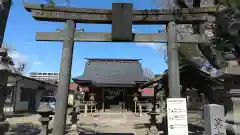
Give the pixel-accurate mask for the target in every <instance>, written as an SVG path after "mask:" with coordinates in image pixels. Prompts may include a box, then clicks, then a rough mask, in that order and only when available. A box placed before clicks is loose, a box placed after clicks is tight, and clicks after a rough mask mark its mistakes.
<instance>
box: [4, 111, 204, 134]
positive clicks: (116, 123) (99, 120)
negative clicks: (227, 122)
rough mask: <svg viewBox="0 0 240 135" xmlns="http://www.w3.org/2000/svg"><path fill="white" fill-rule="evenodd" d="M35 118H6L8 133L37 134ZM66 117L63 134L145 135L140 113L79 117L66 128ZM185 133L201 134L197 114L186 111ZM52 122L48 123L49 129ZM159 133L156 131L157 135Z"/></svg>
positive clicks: (144, 120)
mask: <svg viewBox="0 0 240 135" xmlns="http://www.w3.org/2000/svg"><path fill="white" fill-rule="evenodd" d="M162 116H164V113H162V114H161V115H159V116H158V118H157V119H158V120H159V121H158V123H161V120H162ZM39 117H40V116H39V115H37V114H34V115H30V116H26V117H13V118H8V119H7V121H9V123H10V125H11V129H10V132H9V134H10V133H11V135H37V134H38V133H39V132H40V122H39V121H38V119H39ZM70 119H71V118H70V116H68V117H67V122H66V123H67V126H66V134H67V135H108V134H111V135H115V134H116V135H118V134H121V135H125V134H126V135H146V134H147V133H148V131H149V130H148V123H149V116H148V115H147V114H143V116H142V117H137V116H135V115H134V114H133V113H130V112H127V113H125V114H120V113H119V114H116V113H115V114H114V113H94V114H93V116H90V114H88V116H83V114H80V115H79V117H78V119H79V122H78V123H77V125H76V126H74V125H72V126H71V125H70ZM188 119H189V134H190V135H202V134H203V131H202V130H203V129H202V128H201V126H202V125H203V123H202V118H201V114H200V113H199V112H190V113H189V114H188ZM51 127H52V122H51V123H50V129H51ZM161 133H163V132H162V131H159V132H158V134H161Z"/></svg>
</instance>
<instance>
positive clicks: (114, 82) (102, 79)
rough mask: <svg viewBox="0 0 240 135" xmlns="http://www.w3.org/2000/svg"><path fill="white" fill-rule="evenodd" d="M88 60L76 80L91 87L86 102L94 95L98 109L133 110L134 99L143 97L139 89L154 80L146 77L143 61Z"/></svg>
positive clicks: (82, 85)
mask: <svg viewBox="0 0 240 135" xmlns="http://www.w3.org/2000/svg"><path fill="white" fill-rule="evenodd" d="M86 59H87V62H86V63H85V69H84V73H83V75H82V76H79V77H75V78H73V81H74V82H75V83H76V84H78V85H79V86H80V87H82V88H85V89H86V88H88V92H86V94H85V101H89V100H91V99H90V97H91V96H90V95H94V100H95V101H96V103H97V105H96V107H97V109H98V110H102V111H104V112H105V111H114V112H123V111H130V110H132V108H133V107H134V102H133V98H134V96H135V95H139V96H141V92H140V91H139V86H140V85H142V84H143V83H145V82H147V81H149V80H150V79H151V78H147V77H145V76H144V75H143V70H142V66H141V63H140V59H99V58H86ZM147 92H148V93H149V89H147Z"/></svg>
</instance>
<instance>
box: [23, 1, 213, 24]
mask: <svg viewBox="0 0 240 135" xmlns="http://www.w3.org/2000/svg"><path fill="white" fill-rule="evenodd" d="M113 4H114V3H113ZM23 5H24V8H25V9H26V10H27V11H29V12H32V16H33V17H34V18H35V19H36V20H39V21H53V22H65V21H66V20H74V21H75V22H76V23H96V24H112V10H111V9H94V8H73V7H61V6H50V5H44V4H32V3H27V2H24V3H23ZM216 11H217V7H216V6H212V7H204V8H192V9H186V8H183V9H160V10H158V9H154V10H135V9H133V10H132V12H131V13H132V24H167V23H168V22H170V21H173V20H175V21H176V23H184V24H189V23H199V22H203V21H206V20H207V15H208V14H209V13H210V14H211V13H214V12H216Z"/></svg>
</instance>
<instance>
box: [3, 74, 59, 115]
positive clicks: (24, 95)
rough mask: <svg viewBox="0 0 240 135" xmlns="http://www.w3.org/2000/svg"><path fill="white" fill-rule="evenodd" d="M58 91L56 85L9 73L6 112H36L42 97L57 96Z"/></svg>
mask: <svg viewBox="0 0 240 135" xmlns="http://www.w3.org/2000/svg"><path fill="white" fill-rule="evenodd" d="M3 72H4V71H3ZM5 72H7V71H5ZM56 90H57V85H55V84H51V83H48V82H44V81H40V80H36V79H33V78H29V77H26V76H22V75H18V74H14V73H10V72H8V87H7V93H8V94H7V97H6V100H5V106H4V110H5V111H7V112H8V111H10V112H12V111H13V112H35V111H36V110H37V109H38V107H39V104H40V99H41V97H42V96H45V95H55V93H56Z"/></svg>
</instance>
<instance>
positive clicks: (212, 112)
mask: <svg viewBox="0 0 240 135" xmlns="http://www.w3.org/2000/svg"><path fill="white" fill-rule="evenodd" d="M224 117H225V116H224V107H223V106H222V105H215V104H209V105H204V128H205V134H206V135H226V129H225V127H224V123H225V121H224V119H225V118H224Z"/></svg>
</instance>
